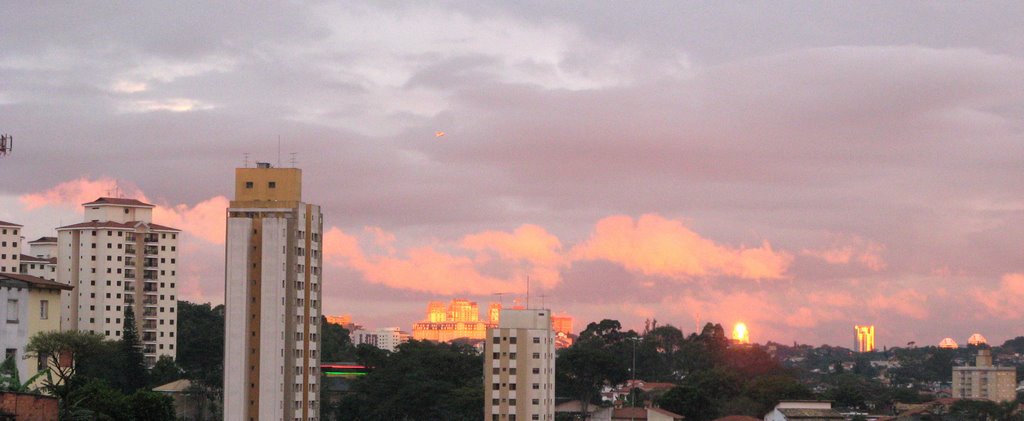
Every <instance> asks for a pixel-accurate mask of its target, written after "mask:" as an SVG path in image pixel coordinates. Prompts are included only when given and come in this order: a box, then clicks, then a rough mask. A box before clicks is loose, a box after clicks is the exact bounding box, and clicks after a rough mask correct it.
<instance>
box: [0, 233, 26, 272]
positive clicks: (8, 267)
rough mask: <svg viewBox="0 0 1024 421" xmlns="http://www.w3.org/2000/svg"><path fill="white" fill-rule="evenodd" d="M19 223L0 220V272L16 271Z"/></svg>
mask: <svg viewBox="0 0 1024 421" xmlns="http://www.w3.org/2000/svg"><path fill="white" fill-rule="evenodd" d="M20 244H21V225H18V224H14V223H10V222H4V221H0V273H18V270H19V269H18V265H19V264H20V261H21V259H20V258H21V246H20Z"/></svg>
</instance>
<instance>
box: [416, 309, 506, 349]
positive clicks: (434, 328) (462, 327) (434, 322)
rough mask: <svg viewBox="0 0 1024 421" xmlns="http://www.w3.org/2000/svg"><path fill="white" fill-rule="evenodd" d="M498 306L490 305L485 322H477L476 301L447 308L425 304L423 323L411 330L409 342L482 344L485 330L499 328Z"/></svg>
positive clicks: (478, 319) (478, 318) (478, 313)
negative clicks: (413, 340)
mask: <svg viewBox="0 0 1024 421" xmlns="http://www.w3.org/2000/svg"><path fill="white" fill-rule="evenodd" d="M500 311H501V306H500V304H499V305H496V304H491V306H490V307H489V308H488V312H487V313H488V320H486V321H485V320H480V309H479V307H478V306H477V303H476V302H475V301H469V300H464V299H454V300H452V301H451V303H450V304H448V305H447V306H445V305H444V303H442V302H439V301H433V302H431V303H429V304H427V318H426V320H423V321H420V322H417V323H415V324H413V326H412V338H413V339H416V340H421V341H423V340H427V341H434V342H451V341H453V340H456V339H463V338H465V339H475V340H483V339H484V338H486V337H487V329H488V328H492V327H495V326H497V325H498V320H497V319H498V318H499V317H500V315H499V316H497V317H496V315H498V314H500V313H499V312H500Z"/></svg>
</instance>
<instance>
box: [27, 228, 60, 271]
mask: <svg viewBox="0 0 1024 421" xmlns="http://www.w3.org/2000/svg"><path fill="white" fill-rule="evenodd" d="M28 247H29V252H28V254H22V255H21V273H24V274H26V275H32V276H38V277H40V278H43V279H49V280H51V281H56V280H57V237H40V238H38V239H36V240H32V241H29V242H28Z"/></svg>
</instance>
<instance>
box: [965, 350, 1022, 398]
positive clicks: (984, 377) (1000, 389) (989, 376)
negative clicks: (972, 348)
mask: <svg viewBox="0 0 1024 421" xmlns="http://www.w3.org/2000/svg"><path fill="white" fill-rule="evenodd" d="M953 397H954V398H961V399H988V400H991V401H996V402H1004V401H1012V400H1014V399H1016V398H1017V369H1016V368H1014V367H1001V366H994V365H992V352H991V351H990V350H988V349H979V350H978V357H977V360H976V362H975V364H974V366H962V367H953Z"/></svg>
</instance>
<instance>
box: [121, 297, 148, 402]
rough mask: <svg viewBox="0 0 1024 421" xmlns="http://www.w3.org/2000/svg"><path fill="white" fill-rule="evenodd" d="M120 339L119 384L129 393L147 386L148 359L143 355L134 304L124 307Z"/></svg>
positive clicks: (123, 390) (123, 391) (125, 392)
mask: <svg viewBox="0 0 1024 421" xmlns="http://www.w3.org/2000/svg"><path fill="white" fill-rule="evenodd" d="M122 332H123V333H122V334H121V341H120V344H119V345H120V351H121V352H120V357H121V358H122V361H121V362H120V367H119V368H120V373H121V376H120V377H121V379H120V382H119V383H120V384H119V386H120V387H121V393H124V394H129V393H132V392H133V391H135V390H138V389H140V388H142V387H145V386H146V384H147V382H146V374H147V373H146V359H145V357H144V356H143V355H142V342H141V341H140V340H139V331H138V327H137V326H136V325H135V310H134V309H132V306H125V307H124V328H123V329H122Z"/></svg>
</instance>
